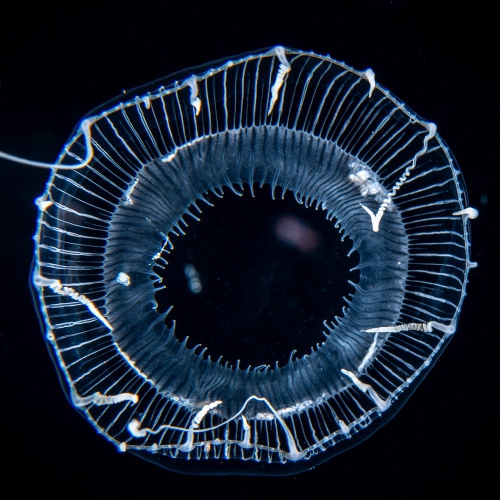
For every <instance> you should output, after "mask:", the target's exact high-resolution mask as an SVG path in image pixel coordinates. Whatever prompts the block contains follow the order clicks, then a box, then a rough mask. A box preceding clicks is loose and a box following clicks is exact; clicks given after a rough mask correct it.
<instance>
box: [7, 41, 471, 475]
mask: <svg viewBox="0 0 500 500" xmlns="http://www.w3.org/2000/svg"><path fill="white" fill-rule="evenodd" d="M0 157H2V158H4V159H7V160H11V161H17V162H20V163H24V164H27V165H31V166H35V167H37V166H38V167H50V168H51V169H52V173H51V175H50V179H49V180H48V182H47V185H46V189H45V192H44V193H43V194H42V195H41V196H40V197H39V198H38V199H37V200H36V204H37V206H38V209H39V215H38V222H37V230H36V235H35V257H34V271H33V284H34V286H35V288H36V290H37V293H38V302H39V304H38V306H39V308H40V310H41V313H42V316H43V319H44V323H45V339H46V342H47V343H48V346H49V349H50V350H51V352H52V353H53V354H54V356H53V357H54V360H55V364H56V368H57V370H58V371H59V373H60V375H61V379H62V381H63V385H64V389H65V391H66V392H67V394H68V396H69V398H70V400H71V402H72V404H73V405H74V406H75V408H76V409H77V410H78V411H79V412H81V413H82V414H83V415H84V416H85V417H86V418H87V420H88V421H89V422H90V424H91V425H92V426H94V428H95V429H96V431H97V432H98V433H99V434H101V435H102V436H104V437H105V438H106V439H107V440H109V441H110V442H111V443H113V444H114V445H115V446H116V447H117V449H118V450H119V451H120V452H132V453H134V454H136V455H138V456H141V457H143V458H145V459H147V460H149V461H152V462H154V463H156V464H158V465H160V466H162V467H165V468H167V469H171V470H175V471H179V472H183V473H197V474H212V473H219V474H269V475H286V474H294V473H297V472H301V471H304V470H308V469H311V468H312V467H315V466H317V465H318V464H320V463H322V462H324V461H326V460H327V459H330V458H331V457H333V456H335V455H338V454H339V453H341V452H343V451H345V450H346V449H348V448H350V447H352V446H354V445H356V444H358V443H360V442H361V441H362V440H364V439H365V438H367V437H368V436H369V435H371V434H372V433H373V432H374V431H375V430H376V429H377V428H379V427H380V426H381V425H382V424H383V423H385V422H387V421H388V420H389V418H391V417H392V416H393V415H394V414H395V413H396V412H397V411H398V410H399V409H400V408H401V406H402V405H403V404H404V402H405V401H406V400H407V399H408V397H409V396H410V395H411V393H412V392H413V390H415V388H416V387H417V386H418V384H419V383H420V382H421V381H422V379H423V378H424V377H425V376H426V375H427V374H428V372H429V370H430V368H431V367H432V365H433V364H434V363H435V362H436V360H437V359H438V357H439V355H440V354H441V353H442V351H443V349H444V348H445V346H446V345H447V344H448V342H449V341H450V340H451V338H452V337H453V333H454V332H455V330H456V327H457V321H458V317H459V314H460V310H461V307H462V303H463V300H464V297H465V290H466V284H467V277H468V273H469V270H470V269H471V268H473V267H475V264H474V263H473V262H471V260H470V237H469V224H470V222H469V221H470V219H473V218H475V217H476V216H477V211H476V210H475V209H473V208H471V207H469V206H468V202H467V195H466V190H465V185H464V182H463V179H462V174H461V172H460V170H459V168H458V166H457V163H456V161H455V159H454V157H453V155H452V153H451V151H450V150H449V148H448V147H447V146H446V144H445V143H444V142H443V140H442V139H441V137H440V136H439V134H438V133H437V131H436V126H435V125H434V124H433V123H430V122H427V121H425V120H423V119H422V118H420V117H419V116H418V115H416V114H415V113H414V112H413V111H412V110H410V109H409V108H408V107H407V106H406V105H405V104H404V103H402V102H401V101H399V100H398V99H397V98H396V97H395V96H393V95H392V94H391V93H390V92H389V91H387V90H386V89H385V88H383V87H382V86H381V85H379V84H378V83H377V82H376V81H375V74H374V72H373V71H372V70H371V69H367V70H365V71H357V70H354V69H352V68H350V67H349V66H347V65H346V64H344V63H341V62H338V61H335V60H334V59H332V58H330V57H328V56H319V55H316V54H314V53H310V52H304V51H300V50H293V49H289V48H284V47H274V48H272V49H270V50H266V51H259V52H255V53H251V54H246V55H243V56H238V57H235V58H232V59H230V60H226V61H224V62H219V63H217V65H205V66H200V67H197V68H192V69H190V70H188V71H183V72H179V73H177V74H175V75H171V76H170V77H167V78H165V79H163V80H159V81H156V82H153V83H152V84H150V85H148V86H145V87H142V88H140V89H137V90H136V91H132V92H129V93H127V94H126V95H124V96H120V98H117V99H115V100H114V101H111V102H109V103H107V104H105V105H103V106H102V107H100V108H98V109H97V110H94V111H93V112H92V113H90V114H89V115H88V116H87V117H86V118H84V119H83V120H82V121H81V122H80V124H79V126H78V128H77V130H76V132H75V133H74V135H73V136H72V137H71V138H70V139H69V141H68V142H67V144H66V145H65V146H64V148H63V150H62V152H61V154H60V156H59V158H58V160H57V161H56V162H55V163H54V164H53V165H51V164H44V163H40V162H36V161H28V160H23V159H21V158H17V157H13V156H11V155H8V154H6V153H0ZM264 190H265V192H266V196H267V198H268V199H269V200H270V201H271V203H273V204H279V203H280V202H282V201H284V200H289V201H290V200H291V201H292V203H293V205H294V206H296V207H300V210H302V211H303V212H297V213H294V212H293V210H291V212H287V213H281V214H278V215H276V217H275V219H274V222H273V223H272V224H271V225H270V232H269V234H270V235H271V236H269V238H271V237H272V238H274V240H275V241H276V244H278V245H282V247H286V251H289V252H291V253H290V255H299V256H300V257H297V259H299V260H298V262H299V263H304V262H307V263H308V264H307V265H309V266H310V267H309V268H307V269H308V270H307V273H306V274H305V275H301V278H300V280H298V281H297V280H296V281H293V284H292V289H293V288H295V289H296V290H298V289H302V288H305V289H306V290H307V295H308V300H309V301H310V302H311V303H313V304H314V303H316V302H317V301H319V300H320V298H319V296H320V295H322V296H323V300H326V302H327V303H329V304H330V305H331V307H330V312H328V313H325V316H324V317H322V318H320V319H321V321H319V323H318V321H316V322H315V323H314V322H313V323H307V322H306V323H305V325H306V327H301V328H298V327H297V328H296V326H297V325H296V323H297V322H296V321H291V322H290V321H288V322H287V321H286V319H287V318H285V316H286V313H285V312H284V310H283V309H279V311H278V312H276V310H277V308H278V305H279V304H278V302H285V303H287V304H288V305H289V306H290V309H291V310H292V309H293V310H296V311H298V314H299V315H300V313H301V312H303V311H304V310H306V309H307V308H306V306H305V305H304V304H303V303H302V300H304V299H303V295H299V294H298V293H297V294H293V295H294V297H290V296H287V295H286V294H285V295H283V296H282V297H281V296H280V299H279V300H278V301H276V300H275V301H274V302H272V300H271V297H272V296H273V293H274V292H275V289H276V288H278V285H279V283H280V280H283V279H284V278H283V271H282V268H281V267H280V265H281V263H280V257H278V258H276V257H272V256H271V255H269V253H268V251H267V250H265V249H264V247H262V249H261V248H260V247H259V248H258V249H257V250H254V253H259V260H258V265H257V266H256V267H257V268H259V269H260V270H261V271H262V274H261V277H260V278H259V279H258V280H257V281H259V280H260V281H259V287H260V288H256V289H253V288H252V289H251V290H250V292H249V293H247V294H237V295H233V294H230V293H222V295H221V296H220V297H219V298H218V300H220V301H221V302H222V303H225V304H226V305H227V304H231V306H230V308H234V309H235V310H236V314H234V315H233V316H237V317H238V318H239V320H240V322H238V323H236V322H234V320H229V319H228V318H226V317H223V316H221V315H220V314H219V315H218V314H217V311H218V310H219V309H220V308H219V309H218V307H219V306H218V305H217V304H216V301H215V300H214V299H213V298H212V299H209V298H207V297H209V295H206V294H207V293H209V292H210V290H211V289H213V288H215V286H216V285H215V284H214V283H215V282H216V281H217V279H216V278H214V279H212V280H210V279H209V278H208V277H207V272H206V271H205V270H203V269H201V268H200V264H197V263H195V262H194V261H193V258H192V257H190V254H189V252H187V253H185V254H184V258H183V262H182V264H180V270H181V272H180V274H179V273H178V274H179V276H181V278H179V279H181V280H184V283H185V290H187V291H186V292H185V293H186V294H187V295H188V296H190V297H191V296H192V297H196V301H195V302H193V303H192V304H194V305H193V306H192V308H191V309H190V310H189V313H188V314H186V315H185V316H182V315H176V307H177V305H178V304H173V305H174V307H170V306H167V307H165V308H160V307H159V297H160V294H161V293H164V292H165V290H167V291H168V290H169V289H172V288H174V289H175V287H174V286H173V284H174V281H175V279H177V278H175V279H174V274H175V270H174V269H173V266H172V262H173V261H174V260H175V258H176V255H178V254H179V252H180V251H179V250H178V249H179V247H180V246H182V244H183V241H185V240H186V241H187V239H188V238H189V235H190V234H192V233H193V232H195V231H196V228H197V227H202V226H203V224H204V220H205V217H206V215H207V213H209V212H210V210H212V209H215V208H216V207H217V206H218V205H220V204H222V203H223V201H224V200H225V199H227V198H228V197H233V198H234V200H235V204H236V205H235V206H237V205H238V203H242V202H243V200H244V199H248V198H250V199H252V198H257V197H258V196H259V193H262V192H264ZM240 200H241V201H240ZM248 207H249V208H248V209H246V210H245V211H242V212H241V213H238V220H239V219H242V225H243V226H244V227H242V229H241V230H242V231H247V229H246V228H247V226H245V222H244V219H245V218H249V219H251V218H252V213H253V212H252V210H253V209H252V206H251V205H248ZM231 210H232V209H231ZM311 214H312V215H313V216H314V217H316V218H317V217H320V218H321V224H323V225H321V229H319V227H320V226H318V225H315V223H311V222H310V221H309V219H308V216H309V215H311ZM318 224H320V223H318ZM216 225H217V224H216ZM218 229H219V233H218V234H219V237H218V238H217V239H216V240H215V241H213V240H212V242H211V243H210V244H209V245H207V243H206V240H204V238H197V239H195V242H194V243H193V244H194V245H195V246H196V247H197V251H198V252H201V255H202V256H205V257H206V260H209V256H210V255H212V254H211V253H210V252H212V253H214V252H215V253H219V252H222V251H223V249H224V248H233V247H231V244H232V243H231V242H232V238H233V234H232V233H231V232H230V231H226V230H225V227H219V228H218ZM248 234H250V232H249V233H248ZM334 236H335V237H337V238H338V240H339V242H340V243H339V244H340V245H341V246H342V245H343V244H344V243H345V244H349V245H350V246H349V249H348V251H347V252H346V253H347V254H348V256H347V257H346V258H350V257H352V258H355V261H354V264H352V268H349V269H345V271H346V273H345V275H344V274H342V280H343V283H337V282H336V281H335V279H334V278H333V276H334V275H335V274H334V273H335V271H334V267H335V266H334V265H332V262H337V261H335V259H334V251H333V246H332V245H330V244H328V243H327V242H328V241H330V238H332V237H334ZM248 238H249V239H250V236H248ZM342 242H344V243H342ZM204 245H205V246H204ZM280 248H281V247H280ZM319 248H322V249H323V250H322V251H323V252H326V254H325V253H324V254H323V256H325V255H326V258H324V259H323V260H321V259H316V257H314V256H315V255H317V252H318V251H319V250H318V249H319ZM243 250H244V248H243V247H242V248H241V249H238V250H232V251H231V255H232V258H233V259H234V260H233V262H235V263H236V264H235V268H238V266H239V264H240V263H241V261H244V260H248V258H249V257H248V255H247V254H244V253H243ZM284 251H285V250H283V252H284ZM279 255H285V254H283V253H281V254H279ZM287 255H288V254H287ZM300 259H302V260H300ZM304 259H305V260H304ZM315 259H316V260H315ZM343 262H344V263H345V262H348V261H343ZM300 265H301V266H302V265H303V264H300ZM304 265H305V264H304ZM321 266H323V267H321ZM344 267H345V264H344ZM206 268H207V269H210V263H208V264H207V265H206ZM318 268H320V269H321V270H322V271H321V274H323V275H325V279H327V280H329V281H328V282H329V283H333V288H339V289H341V290H342V296H343V299H344V305H343V307H341V308H339V306H338V304H337V302H338V300H337V299H336V298H335V295H334V293H333V291H332V287H330V288H325V289H324V290H320V287H316V288H315V287H314V286H313V287H307V283H306V282H307V281H308V277H309V275H311V274H313V273H314V272H315V269H316V270H317V269H318ZM211 271H212V272H213V273H215V275H217V272H218V271H217V272H215V271H214V270H213V269H212V270H211ZM335 276H337V275H335ZM250 281H251V280H250V278H249V277H248V275H246V277H245V279H241V280H239V281H238V283H239V285H238V287H239V288H238V289H245V286H246V285H247V284H248V282H250ZM221 286H222V289H223V290H224V286H225V285H224V283H223V284H222V285H221ZM343 286H344V287H346V288H342V287H343ZM256 290H258V291H256ZM345 290H347V291H345ZM252 294H253V295H252ZM168 297H169V300H171V301H172V302H176V300H177V299H176V296H175V293H174V295H172V294H170V295H169V296H168ZM325 297H326V299H325ZM292 299H293V300H292ZM193 300H194V299H193ZM208 301H210V303H209V305H208V306H207V302H208ZM269 304H274V305H273V306H272V307H270V306H269ZM171 305H172V304H171ZM202 305H203V309H202ZM241 305H245V307H244V308H240V309H239V306H241ZM266 308H267V309H266ZM262 310H267V311H268V313H269V314H268V315H267V316H265V318H264V321H261V322H260V323H258V326H255V324H254V323H252V321H253V319H252V318H253V316H254V315H256V314H257V313H258V312H260V311H262ZM226 311H228V310H227V309H226ZM334 311H336V312H334ZM272 314H274V317H273V318H272V319H271V315H272ZM311 314H312V313H311ZM227 315H230V313H229V312H227ZM312 315H313V316H315V319H316V320H317V316H318V315H320V314H319V313H317V312H315V313H314V314H312ZM192 319H195V320H196V321H197V322H195V323H192V322H191V320H192ZM284 323H286V325H287V326H286V334H287V335H286V336H287V337H289V338H290V339H291V344H290V345H291V346H292V347H289V345H288V344H286V346H285V347H283V345H284V344H285V343H284V342H283V345H282V344H281V343H280V344H279V345H278V347H277V349H278V350H280V349H281V350H282V351H283V349H284V351H285V352H281V355H282V357H281V358H280V361H279V362H278V360H275V362H272V360H269V359H268V356H266V352H267V351H266V349H268V347H266V346H263V345H262V344H264V341H265V339H272V338H273V335H274V333H275V330H277V329H278V327H279V325H280V324H284ZM245 325H250V326H249V327H248V328H247V327H246V326H245ZM252 325H253V326H252ZM245 328H246V329H245ZM223 329H226V331H227V332H229V334H228V335H226V336H225V337H224V341H223V342H230V343H233V344H235V345H236V344H240V343H241V345H243V344H244V345H245V346H246V347H245V350H246V351H247V353H248V351H252V352H253V351H255V353H257V354H255V353H254V356H253V358H252V363H253V364H252V363H246V364H245V363H243V362H242V361H241V359H240V358H243V357H245V355H246V353H245V352H240V358H238V357H236V358H234V359H224V356H222V355H220V353H219V352H216V351H217V349H214V348H213V347H209V346H211V345H213V344H211V339H212V337H217V335H218V332H220V331H222V330H223ZM198 330H203V332H205V334H206V338H205V340H203V337H200V336H197V335H198V334H199V333H200V332H199V331H198ZM257 330H258V332H257ZM298 331H300V337H301V342H303V343H304V344H303V345H306V346H308V347H307V349H306V350H305V351H304V350H302V351H300V352H299V350H297V349H294V348H293V345H294V342H295V339H296V336H297V332H298ZM254 333H255V335H256V336H255V337H254V336H253V334H254ZM257 334H259V335H260V336H257ZM190 337H195V338H197V339H200V338H201V339H202V340H200V341H199V342H198V343H195V344H193V343H190V341H189V338H190ZM243 337H245V339H246V340H245V339H243ZM318 339H320V340H318ZM245 342H246V343H245ZM297 343H298V341H297ZM301 345H302V344H301ZM207 346H208V347H207ZM287 349H289V350H287ZM273 355H274V354H272V355H271V357H272V356H273ZM283 359H284V360H285V361H283Z"/></svg>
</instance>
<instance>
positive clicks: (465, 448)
mask: <svg viewBox="0 0 500 500" xmlns="http://www.w3.org/2000/svg"><path fill="white" fill-rule="evenodd" d="M327 4H329V6H328V7H326V8H325V7H324V5H327ZM322 5H323V6H321V5H320V4H318V3H315V2H310V1H308V2H301V4H300V8H296V7H292V5H291V4H288V3H284V2H279V3H278V2H275V3H273V2H269V1H266V2H260V1H251V0H247V1H236V0H235V1H233V2H231V3H230V4H223V3H221V4H218V3H217V2H206V3H203V4H193V3H192V2H161V1H158V2H151V1H137V2H133V3H132V2H127V1H124V2H103V4H102V5H97V4H93V3H92V2H71V3H69V2H68V3H67V8H66V9H61V8H60V7H56V6H55V5H52V4H51V3H50V2H48V3H39V4H35V3H34V2H33V3H30V2H23V1H19V2H16V6H15V7H13V6H8V5H4V6H2V8H1V13H0V149H1V150H3V151H6V152H9V153H12V154H18V155H21V156H24V157H29V158H33V159H38V160H45V161H54V160H55V159H56V157H57V154H58V153H59V151H60V149H61V147H62V146H63V145H64V143H65V141H66V139H67V138H68V137H69V135H70V133H71V131H72V129H73V127H74V126H75V125H76V124H77V123H78V121H79V119H81V118H82V116H83V115H85V114H86V113H87V112H89V111H90V110H91V109H92V108H94V107H95V106H97V105H100V104H102V103H104V102H105V101H106V100H108V99H110V98H112V97H114V96H116V95H118V94H120V93H121V92H122V90H123V89H131V88H134V87H135V86H138V85H141V84H144V83H147V82H149V81H151V80H154V79H156V78H160V77H162V76H164V75H167V74H169V73H171V72H173V71H176V70H178V69H182V68H186V67H189V66H192V65H197V64H201V63H205V62H208V61H211V60H217V59H220V58H223V57H226V56H232V55H235V54H240V53H244V52H246V51H250V50H255V49H259V48H264V47H270V46H273V45H276V44H281V45H285V46H290V47H294V48H299V49H303V50H312V51H315V52H316V53H319V54H329V55H331V56H332V57H333V58H335V59H337V60H341V61H345V62H346V63H347V64H349V65H350V66H353V67H354V68H357V69H365V68H367V67H371V68H372V69H373V70H374V71H375V73H376V75H377V81H378V82H379V83H381V84H382V85H383V86H385V87H386V88H388V89H389V90H390V91H391V92H392V93H394V94H395V95H396V96H397V97H399V98H400V99H401V100H402V101H403V102H405V103H406V104H407V105H408V106H409V107H410V108H412V109H413V110H415V111H416V112H417V113H418V114H419V115H421V116H423V117H424V118H425V119H428V120H430V121H433V122H435V123H436V124H437V126H438V132H439V133H440V134H441V136H442V137H443V138H444V140H445V141H446V142H447V144H448V145H449V146H450V148H451V150H452V151H453V153H454V154H455V156H456V158H457V160H458V163H459V165H460V167H461V169H462V171H463V173H464V178H465V180H466V183H467V186H468V191H469V197H470V204H471V205H472V206H474V207H476V208H478V209H479V210H480V217H479V219H477V220H476V221H473V224H472V259H473V260H475V261H477V262H478V263H479V267H478V268H477V269H476V270H472V272H471V274H470V283H469V287H468V294H469V295H468V297H467V298H466V300H465V303H464V307H463V309H462V315H461V319H460V323H459V327H458V330H457V332H456V333H455V338H454V339H453V340H452V342H451V344H450V345H449V347H448V348H447V350H446V352H444V354H443V355H442V356H441V358H440V359H439V361H438V362H437V364H436V366H435V367H434V368H433V370H432V371H431V373H430V375H429V376H428V377H427V378H426V380H424V382H423V383H422V384H421V386H420V387H419V388H418V389H417V391H416V392H415V393H414V395H413V396H412V397H411V398H410V400H409V401H408V403H407V404H406V405H405V406H404V407H403V409H402V410H401V411H400V413H398V414H397V415H396V417H395V418H394V419H393V420H392V421H391V422H390V423H389V424H387V425H386V426H385V427H383V428H381V429H380V430H379V431H378V432H377V433H376V434H374V435H373V436H371V437H370V438H369V439H368V440H367V441H365V442H364V443H362V444H360V445H359V446H357V447H356V448H353V449H352V450H349V451H347V452H346V453H344V454H342V455H339V456H337V457H335V458H334V459H332V460H330V461H329V462H327V463H325V464H323V465H322V466H320V467H318V468H317V469H315V470H313V471H311V472H306V473H303V474H301V475H298V476H290V477H285V478H265V477H264V478H241V477H239V478H238V477H188V476H181V475H177V474H174V473H172V472H169V471H166V470H163V469H160V468H157V467H155V466H154V465H151V464H149V463H147V462H144V461H141V460H139V459H138V458H136V457H134V456H132V455H130V454H125V455H124V454H119V453H117V451H116V450H115V448H114V447H113V446H112V445H111V444H108V443H107V442H106V441H105V439H104V438H102V437H101V436H98V435H97V434H96V433H95V432H94V430H93V429H92V428H91V426H90V425H88V424H87V422H86V421H84V420H83V419H82V418H81V417H80V416H79V415H78V414H77V413H76V412H75V411H74V410H73V409H72V407H71V406H70V404H69V403H68V402H67V401H66V399H65V397H64V394H63V392H62V390H61V389H60V387H59V383H58V379H57V375H56V372H55V370H54V368H53V366H52V363H51V361H50V357H49V355H48V353H47V350H46V348H45V344H44V341H43V339H42V335H41V333H40V328H39V324H38V320H37V316H36V313H35V311H34V308H33V305H32V300H31V296H30V290H29V272H30V264H31V258H32V254H33V242H32V239H31V238H32V235H33V233H34V231H35V222H36V210H35V206H34V204H33V200H34V198H35V197H36V196H39V195H40V194H41V193H42V191H43V188H44V184H45V181H46V179H47V177H48V172H46V171H43V170H37V169H30V168H27V167H23V166H21V165H15V164H10V163H7V162H3V161H2V162H0V251H1V260H0V264H1V266H0V279H1V288H0V296H1V301H0V304H1V314H0V346H1V350H0V364H1V387H2V399H1V400H0V415H1V418H2V420H4V424H3V425H4V427H3V429H2V432H0V446H1V448H2V452H3V457H4V461H8V465H9V467H7V468H4V467H3V468H2V472H1V475H2V484H3V485H2V488H3V487H5V486H6V484H7V483H11V482H12V483H13V484H14V485H15V487H16V491H17V492H18V493H19V496H22V495H24V496H26V497H34V496H38V495H39V494H41V493H47V492H50V493H52V494H53V495H54V496H56V497H57V496H60V495H63V494H71V493H83V494H87V495H88V496H92V497H101V496H102V497H105V496H109V495H111V494H112V495H114V496H122V497H123V496H125V497H128V496H135V495H137V494H142V495H143V496H146V495H147V496H157V495H159V494H161V495H164V496H166V495H171V494H176V493H177V492H180V491H182V490H183V489H184V490H185V489H186V488H188V490H189V491H191V492H192V495H197V496H200V497H206V496H212V494H214V495H215V494H217V495H224V496H231V497H233V496H234V495H238V494H240V493H241V492H244V491H245V492H248V494H252V495H253V496H254V497H255V496H257V495H259V496H262V495H265V496H270V495H271V494H272V495H273V496H274V495H276V494H279V495H280V496H281V495H287V494H289V493H290V492H296V493H297V495H301V494H303V493H307V494H308V496H309V497H311V498H312V497H313V496H315V495H321V496H323V495H325V494H327V495H329V496H331V497H332V498H333V497H339V496H340V495H341V496H342V497H345V496H349V497H351V498H359V497H361V496H363V497H364V496H367V495H370V496H374V497H375V498H377V497H382V496H385V495H388V496H389V497H390V498H391V497H397V498H401V497H405V498H413V497H417V496H423V495H425V496H427V495H429V494H430V493H432V495H433V496H435V494H439V493H443V494H444V493H446V494H453V495H454V496H455V497H457V498H489V497H492V498H497V497H498V494H499V490H500V488H499V486H500V465H499V452H500V449H499V448H500V447H499V442H500V439H499V425H500V405H499V401H498V382H499V377H498V365H499V363H498V359H499V350H498V348H499V340H498V337H499V334H500V332H499V327H498V321H497V320H496V310H495V307H496V300H495V299H497V298H498V289H497V287H496V284H497V283H498V277H499V275H498V272H497V268H498V265H496V266H494V265H493V262H494V256H495V255H496V254H497V250H496V245H498V240H497V241H495V238H496V237H497V236H496V235H497V234H498V224H497V223H496V219H495V218H494V217H495V215H497V212H496V211H495V207H494V203H495V202H494V198H495V196H497V195H496V194H495V193H497V192H498V189H499V175H498V161H497V156H496V155H497V151H496V148H497V147H498V143H499V135H500V126H499V99H498V93H499V70H498V65H499V57H498V56H499V51H498V45H499V44H498V28H497V26H496V23H495V16H496V15H495V14H494V10H493V2H484V1H476V2H473V3H469V4H468V5H467V7H466V8H462V7H459V6H458V4H456V5H455V7H453V8H452V9H450V8H446V7H444V6H442V5H441V4H440V3H439V2H427V1H411V0H407V1H396V0H394V1H392V2H391V1H384V0H378V1H377V0H372V1H355V0H354V1H350V2H329V3H328V2H323V3H322ZM14 473H15V475H14ZM5 480H7V483H6V482H5ZM275 487H277V488H278V489H277V490H275ZM272 491H273V492H275V493H271V492H272Z"/></svg>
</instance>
